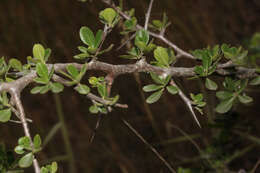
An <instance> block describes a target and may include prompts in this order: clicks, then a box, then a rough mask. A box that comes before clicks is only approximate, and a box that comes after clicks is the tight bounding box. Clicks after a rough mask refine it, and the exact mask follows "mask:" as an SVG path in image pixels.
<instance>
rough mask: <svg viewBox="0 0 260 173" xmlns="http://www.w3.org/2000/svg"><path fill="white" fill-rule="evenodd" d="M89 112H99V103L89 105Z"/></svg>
mask: <svg viewBox="0 0 260 173" xmlns="http://www.w3.org/2000/svg"><path fill="white" fill-rule="evenodd" d="M89 112H91V113H92V114H97V113H98V107H97V105H92V106H90V107H89Z"/></svg>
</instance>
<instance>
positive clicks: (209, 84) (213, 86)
mask: <svg viewBox="0 0 260 173" xmlns="http://www.w3.org/2000/svg"><path fill="white" fill-rule="evenodd" d="M205 86H206V88H208V89H209V90H216V89H217V88H218V85H217V84H216V83H215V82H214V81H213V80H210V79H209V78H206V83H205Z"/></svg>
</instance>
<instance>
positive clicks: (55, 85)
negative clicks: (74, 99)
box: [50, 82, 64, 93]
mask: <svg viewBox="0 0 260 173" xmlns="http://www.w3.org/2000/svg"><path fill="white" fill-rule="evenodd" d="M50 87H51V91H52V92H53V93H59V92H61V91H63V89H64V86H63V85H62V84H60V83H57V82H54V83H51V84H50Z"/></svg>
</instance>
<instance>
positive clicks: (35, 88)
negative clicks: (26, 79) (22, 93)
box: [31, 86, 44, 94]
mask: <svg viewBox="0 0 260 173" xmlns="http://www.w3.org/2000/svg"><path fill="white" fill-rule="evenodd" d="M42 90H44V86H36V87H34V88H33V89H32V90H31V94H37V93H40V92H41V91H42Z"/></svg>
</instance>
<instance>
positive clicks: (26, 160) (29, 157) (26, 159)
mask: <svg viewBox="0 0 260 173" xmlns="http://www.w3.org/2000/svg"><path fill="white" fill-rule="evenodd" d="M33 159H34V155H33V153H32V152H30V153H28V154H26V155H25V156H23V157H22V158H21V159H20V160H19V162H18V164H19V166H20V167H21V168H27V167H30V166H31V165H32V162H33Z"/></svg>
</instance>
